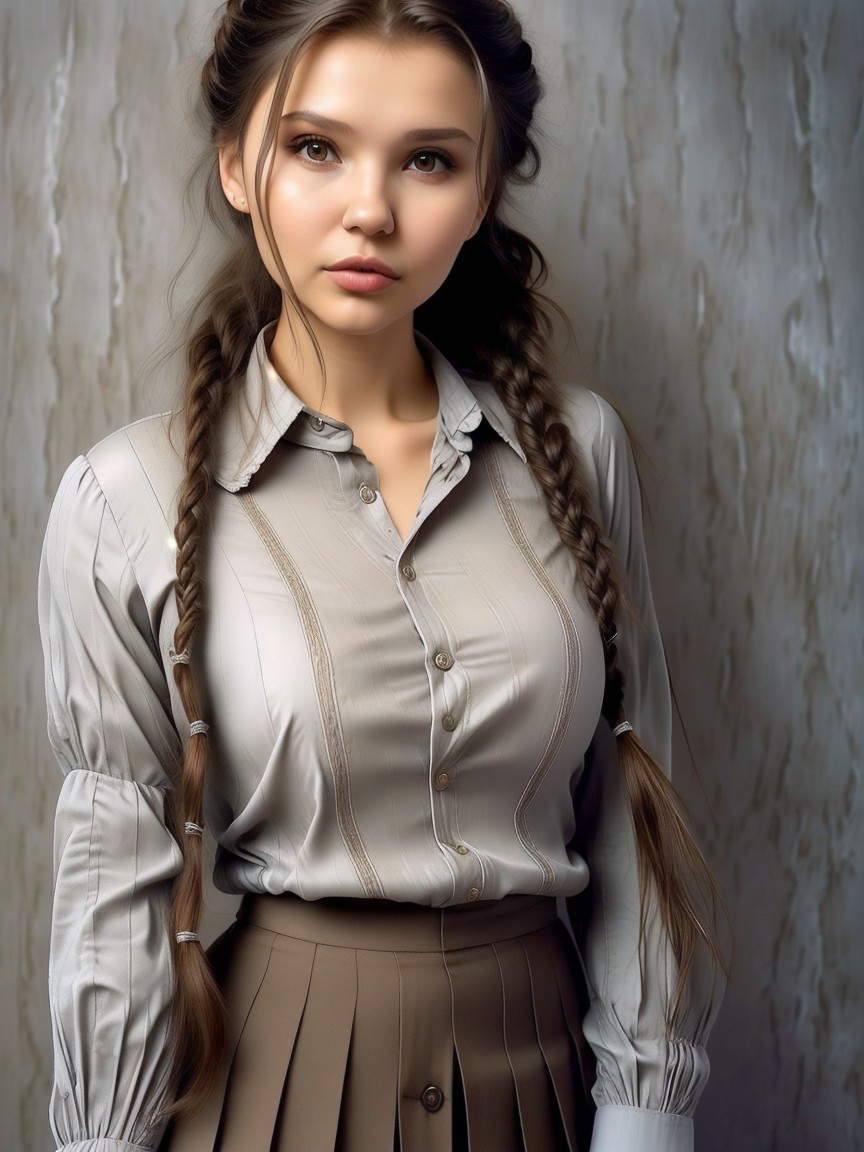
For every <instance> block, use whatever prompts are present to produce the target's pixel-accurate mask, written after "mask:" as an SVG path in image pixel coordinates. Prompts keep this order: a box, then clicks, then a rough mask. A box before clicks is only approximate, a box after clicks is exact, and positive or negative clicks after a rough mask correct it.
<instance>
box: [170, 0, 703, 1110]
mask: <svg viewBox="0 0 864 1152" xmlns="http://www.w3.org/2000/svg"><path fill="white" fill-rule="evenodd" d="M348 33H351V34H358V33H359V34H368V35H372V36H378V37H383V38H390V39H393V40H399V39H406V38H416V37H433V38H435V39H436V40H438V41H439V42H440V43H441V44H442V45H444V46H446V47H447V48H449V49H450V50H451V51H453V52H454V53H455V54H457V55H458V56H459V57H460V58H461V59H463V60H464V61H465V62H466V63H467V65H468V66H469V67H471V68H472V69H473V70H474V73H475V75H476V77H477V81H478V89H479V92H480V95H481V98H482V100H483V103H484V109H485V112H486V116H485V136H484V139H483V141H482V148H483V150H484V162H485V172H486V177H485V180H486V184H485V188H484V189H483V192H484V194H485V195H486V196H487V198H488V202H489V208H488V211H487V214H486V217H485V219H484V221H483V223H482V225H481V227H480V230H479V231H478V232H477V234H476V235H475V236H474V237H473V238H472V239H471V240H469V241H468V242H467V243H466V244H465V245H464V246H463V248H462V250H461V252H460V254H459V256H458V258H457V260H456V263H455V265H454V267H453V269H452V271H451V273H450V275H449V276H448V278H447V280H446V281H445V283H444V284H443V285H442V287H441V288H440V289H439V290H438V292H436V294H435V295H434V296H433V297H432V298H431V299H430V300H429V301H427V302H426V303H425V304H424V305H423V306H422V307H421V308H420V309H419V310H418V312H417V315H416V318H415V323H416V326H417V328H418V329H419V330H420V331H422V332H423V333H424V334H425V335H427V336H428V337H429V338H430V339H431V340H432V341H433V342H434V343H436V344H437V345H438V347H440V348H441V350H442V352H443V353H444V354H445V355H446V356H447V357H448V358H449V359H450V360H451V361H453V363H454V364H455V365H456V366H457V367H458V368H459V369H460V370H462V371H463V372H465V373H467V374H471V375H476V376H480V377H483V378H485V379H488V380H491V381H492V383H493V384H494V386H495V388H496V389H497V391H498V393H499V395H500V396H501V398H502V400H503V402H504V404H505V405H506V407H507V410H508V412H509V413H510V416H511V418H512V419H513V421H514V424H515V426H516V429H517V431H518V435H519V440H520V442H521V444H522V446H523V449H524V451H525V454H526V456H527V458H528V462H529V465H530V467H531V469H532V472H533V474H534V476H535V477H536V479H537V481H538V483H539V484H540V486H541V488H542V490H543V493H544V496H545V501H546V505H547V508H548V511H549V515H550V517H551V519H552V521H553V522H554V524H555V526H556V528H557V530H558V533H559V535H560V537H561V540H562V542H563V543H564V545H565V546H566V547H567V548H568V549H569V551H570V552H571V554H572V555H573V557H574V559H575V561H576V563H577V565H578V570H579V573H580V575H581V578H582V581H583V582H584V585H585V588H586V590H587V595H588V600H589V603H590V605H591V607H592V609H593V611H594V612H595V614H596V617H597V623H598V627H599V629H600V633H601V636H602V637H603V640H604V642H605V653H606V676H607V687H606V693H605V697H604V702H603V715H604V716H605V717H606V719H607V720H608V721H609V723H610V725H611V726H613V727H615V726H617V725H619V724H620V723H621V722H622V720H623V719H624V712H623V699H624V695H625V692H626V686H625V685H623V683H622V678H621V674H620V671H619V669H618V667H617V653H616V648H615V644H614V636H615V619H616V612H617V611H618V609H619V603H620V601H621V591H620V589H619V582H618V578H617V575H616V561H615V556H614V554H613V550H612V547H611V545H610V543H609V541H608V539H607V537H606V534H605V532H604V530H603V526H602V524H601V523H600V522H599V520H598V518H597V516H596V513H595V511H594V509H593V503H592V499H591V496H590V493H589V490H588V487H587V484H586V482H585V480H584V479H583V476H584V473H583V469H582V467H581V465H580V461H579V460H578V459H577V454H576V450H575V448H574V445H573V441H572V438H571V436H570V432H569V429H568V428H567V425H566V423H565V422H564V420H563V418H562V416H561V411H560V408H559V405H558V402H557V398H556V394H555V391H554V389H553V387H552V385H551V382H550V380H549V377H548V375H547V367H546V348H547V346H548V341H549V336H550V331H551V321H550V314H549V307H548V305H547V303H546V301H545V299H544V297H543V296H542V295H541V294H540V292H539V287H540V285H541V283H542V279H543V276H544V273H545V266H544V263H543V258H542V256H541V254H540V252H539V251H538V250H537V248H536V247H535V245H534V244H533V243H532V242H531V241H530V240H529V239H527V237H525V236H523V235H521V234H520V233H519V232H517V231H515V230H514V229H513V228H511V227H509V226H508V225H507V224H506V223H505V222H504V221H503V220H502V219H501V217H500V215H499V209H500V207H501V205H502V202H503V200H504V198H505V194H506V188H507V186H508V184H509V183H511V182H513V181H519V180H530V179H531V178H533V176H534V175H535V174H536V172H537V170H538V168H539V154H538V151H537V148H536V146H535V144H534V142H533V140H532V137H531V126H532V121H533V115H534V109H535V106H536V103H537V101H538V99H539V97H540V83H539V79H538V76H537V73H536V70H535V68H534V65H533V60H532V53H531V49H530V47H529V46H528V44H527V43H526V42H525V41H524V39H523V37H522V29H521V26H520V24H519V21H518V20H517V18H516V16H515V14H514V12H513V10H512V9H511V7H510V5H509V4H508V3H507V2H506V0H228V3H227V4H226V5H225V8H224V11H223V13H222V16H221V19H220V22H219V25H218V28H217V30H216V34H215V39H214V45H213V52H212V54H211V55H210V56H209V58H208V59H207V60H206V62H205V64H204V67H203V70H202V74H201V107H202V110H203V113H204V115H205V118H206V123H207V133H208V138H209V141H208V160H207V163H208V164H209V166H210V167H209V176H208V188H207V195H206V202H207V208H208V212H209V214H210V216H211V217H212V219H213V220H214V221H215V222H216V223H217V224H218V225H219V227H220V228H221V229H222V230H223V231H226V232H227V233H228V234H229V235H231V236H232V237H233V240H232V249H231V252H230V254H229V256H228V257H227V259H226V260H225V261H224V263H223V264H222V265H221V267H220V268H219V269H218V270H217V272H216V274H215V275H214V276H213V278H212V279H211V281H210V283H209V284H208V285H207V287H206V290H205V291H204V293H203V294H202V296H201V298H200V300H199V301H198V303H197V306H196V308H195V311H194V323H193V331H192V335H191V336H190V338H189V340H188V342H187V344H186V377H185V393H184V405H183V417H184V424H185V441H184V453H185V478H184V482H183V485H182V488H181V491H180V494H179V500H178V511H177V527H176V541H177V578H176V602H177V610H178V617H179V619H178V624H177V628H176V632H175V636H174V647H175V649H176V652H177V653H178V654H181V653H182V654H184V655H185V654H188V653H190V652H191V653H193V656H192V658H191V659H190V660H189V662H186V661H185V660H182V659H181V660H178V661H177V662H176V663H175V664H174V668H173V673H174V678H175V682H176V685H177V688H178V691H179V695H180V699H181V701H182V704H183V708H184V709H185V712H186V717H187V719H188V721H189V725H190V736H189V739H188V741H187V742H186V746H185V751H184V754H183V759H182V763H181V765H180V769H179V787H178V788H177V789H176V790H175V791H176V798H175V808H176V809H177V810H176V811H175V812H174V816H173V819H174V826H175V828H176V829H177V831H178V833H179V836H178V839H179V840H180V842H181V844H182V847H183V855H184V867H183V870H182V873H181V875H180V876H179V877H178V880H177V883H176V885H175V889H174V892H173V895H172V908H171V925H172V934H173V936H174V938H175V939H177V937H178V935H179V937H180V940H179V941H178V942H177V943H176V945H175V948H174V963H175V996H174V1010H173V1018H172V1037H173V1052H174V1063H173V1072H172V1081H171V1085H170V1089H171V1092H172V1094H173V1103H171V1104H170V1105H169V1106H168V1107H167V1108H166V1111H168V1112H172V1113H185V1112H188V1111H192V1110H194V1109H195V1108H196V1107H198V1106H199V1105H200V1104H201V1103H202V1102H203V1100H204V1098H205V1097H206V1095H207V1092H208V1091H209V1089H210V1086H211V1085H212V1083H213V1081H214V1079H215V1076H216V1072H217V1069H218V1066H219V1062H220V1058H221V1052H222V1047H223V1042H224V1012H223V1007H222V1001H221V997H220V993H219V990H218V987H217V985H216V982H215V980H214V977H213V974H212V972H211V970H210V967H209V964H208V962H207V958H206V956H205V954H204V952H203V950H202V949H201V948H200V946H199V944H198V943H197V942H196V939H195V937H196V933H197V928H198V923H199V919H200V914H201V903H202V890H201V879H202V877H201V837H200V835H197V834H192V835H190V834H184V829H188V828H189V827H190V826H191V827H192V828H193V829H194V828H199V827H200V826H201V825H202V823H203V794H204V781H205V776H206V771H207V733H206V724H205V722H204V717H203V716H202V715H201V707H200V702H199V697H198V692H197V689H196V682H195V659H194V652H195V651H196V649H197V648H200V645H199V644H198V643H197V641H198V639H199V637H198V632H199V630H200V626H201V619H202V612H203V606H204V589H203V586H202V579H201V570H202V566H203V557H204V551H205V546H206V539H207V520H208V511H207V510H208V505H209V498H210V488H211V451H212V434H213V430H214V428H215V426H216V425H217V423H218V421H219V418H220V415H221V413H222V410H223V407H224V403H225V399H226V397H227V396H228V395H229V394H230V392H231V390H232V389H233V388H234V387H235V386H236V385H237V383H238V381H239V380H240V378H241V377H242V374H243V372H244V370H245V368H246V364H247V361H248V358H249V356H250V354H251V352H252V348H253V346H254V343H255V340H256V338H257V335H258V333H259V331H260V330H261V328H262V327H264V325H265V324H267V323H268V322H270V321H272V320H274V319H276V318H277V317H278V316H279V315H280V314H281V313H282V311H283V309H284V310H285V312H286V315H287V317H288V319H289V320H290V321H291V322H297V323H300V324H302V325H304V326H305V327H306V329H307V331H308V332H309V333H310V335H311V329H310V328H309V325H308V321H307V320H306V318H305V316H304V314H303V311H302V308H301V307H300V304H299V302H298V301H297V299H296V297H295V295H294V292H293V290H292V288H291V285H290V282H289V280H288V276H287V274H286V272H285V268H284V265H283V263H282V261H281V259H280V257H279V253H278V251H277V246H276V243H275V238H274V235H273V231H272V227H271V225H270V220H269V214H268V211H267V179H266V168H267V161H268V157H269V155H270V154H271V153H272V150H273V148H274V147H275V141H276V133H277V129H278V123H279V118H280V116H281V113H282V109H283V104H284V99H285V95H286V93H287V90H288V85H289V83H290V80H291V76H292V73H293V70H294V68H295V66H296V64H297V61H298V60H299V58H300V56H301V55H302V53H303V52H304V51H305V49H306V48H307V47H308V46H309V45H310V43H311V42H312V41H313V40H315V39H316V38H319V37H323V36H326V37H334V36H338V35H340V34H348ZM274 78H275V79H276V88H275V94H274V97H273V101H272V105H271V108H270V113H269V116H268V119H267V124H266V127H265V132H264V139H263V142H262V146H261V149H260V152H259V156H258V162H257V166H256V175H255V188H254V195H255V197H256V200H257V204H258V208H259V211H260V215H261V219H262V223H263V226H264V230H265V233H266V236H267V239H268V241H269V244H270V248H271V250H272V253H273V258H274V260H275V262H276V264H277V268H278V270H279V272H280V274H281V276H282V284H281V285H277V284H275V283H274V281H273V280H272V279H271V277H270V275H269V274H268V272H267V270H266V269H265V267H264V264H263V263H262V261H261V258H260V255H259V252H258V249H257V245H256V241H255V237H254V234H253V231H252V225H251V221H250V218H249V216H248V215H246V214H245V213H240V212H238V211H235V210H233V209H231V208H230V207H229V206H228V205H227V203H226V201H225V199H224V197H223V195H222V191H221V187H220V184H219V171H218V163H217V151H218V149H219V148H220V147H222V146H226V145H229V146H230V145H237V146H240V145H242V142H243V140H244V133H245V130H246V126H247V124H248V122H249V118H250V115H251V112H252V108H253V106H254V104H255V101H256V100H257V98H258V97H259V95H260V94H261V93H262V91H263V90H264V89H265V87H266V85H267V84H268V83H271V82H272V81H273V80H274ZM478 178H479V177H478ZM313 346H315V347H317V345H315V342H314V338H313ZM319 366H320V368H321V370H322V372H323V363H321V361H320V353H319ZM617 748H618V753H619V757H620V761H621V764H622V767H623V772H624V777H625V779H626V784H627V789H628V794H629V797H630V800H631V804H632V808H633V816H634V824H635V831H636V838H637V844H638V854H639V863H640V886H641V890H642V908H643V912H642V922H643V926H644V924H645V923H646V915H647V913H646V908H647V906H648V903H649V898H653V900H654V902H655V903H656V905H657V907H658V908H659V911H660V913H661V915H662V918H663V921H664V923H665V926H666V928H667V931H668V933H669V938H670V941H671V944H672V948H673V951H674V954H675V957H676V960H677V963H678V978H677V986H676V988H675V990H674V994H673V996H672V997H671V1000H670V1003H669V1005H668V1010H667V1026H668V1029H669V1031H670V1033H671V1031H672V1030H673V1029H674V1026H675V1024H676V1022H677V1021H678V1019H679V1018H680V1016H681V1014H682V1012H683V1010H684V1008H685V1007H686V1004H685V1001H686V985H687V977H688V973H689V971H690V969H691V966H692V964H693V961H694V958H695V956H696V954H697V950H698V949H699V947H700V945H701V944H704V945H706V946H707V948H708V950H709V953H710V955H711V957H712V963H713V964H714V966H715V970H716V966H717V965H720V966H721V967H725V965H724V961H723V957H722V956H721V954H720V950H719V948H718V946H717V944H716V942H715V930H714V927H713V923H712V919H711V910H712V909H713V908H714V907H715V906H716V904H715V900H716V889H715V887H714V882H713V880H712V878H711V875H710V873H709V871H708V869H707V867H706V865H705V862H704V860H703V859H702V856H701V854H700V853H699V850H698V848H697V847H696V845H695V843H694V841H693V839H692V837H691V836H690V833H689V832H688V830H687V827H686V825H685V823H684V821H683V820H682V818H681V816H680V814H679V810H678V807H677V804H676V799H675V794H674V791H673V789H672V787H671V785H670V784H669V782H668V780H667V779H666V776H665V775H664V773H663V771H662V769H661V768H660V767H659V765H657V764H656V762H655V761H654V760H653V759H652V758H651V757H650V755H649V754H648V753H647V751H646V749H645V748H644V746H643V745H642V744H641V742H640V740H639V738H638V736H637V735H636V734H635V733H633V732H625V733H624V734H622V735H621V736H619V737H618V740H617ZM705 909H707V910H708V916H707V923H706V915H705V911H704V910H705Z"/></svg>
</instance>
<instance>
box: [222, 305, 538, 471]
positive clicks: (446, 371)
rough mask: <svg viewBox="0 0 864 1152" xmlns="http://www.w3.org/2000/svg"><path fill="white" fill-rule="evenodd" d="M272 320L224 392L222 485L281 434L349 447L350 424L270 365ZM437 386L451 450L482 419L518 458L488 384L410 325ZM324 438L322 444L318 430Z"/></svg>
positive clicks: (253, 466)
mask: <svg viewBox="0 0 864 1152" xmlns="http://www.w3.org/2000/svg"><path fill="white" fill-rule="evenodd" d="M273 327H274V325H273V324H270V325H268V326H267V327H266V328H263V329H262V330H261V332H259V334H258V339H257V340H256V341H255V347H254V348H253V350H252V355H251V356H250V358H249V365H248V367H247V370H246V375H245V378H244V381H243V383H242V385H241V386H240V387H239V388H238V389H237V390H236V391H235V392H234V393H232V395H231V396H230V397H229V399H228V402H227V405H226V409H225V412H224V413H223V416H222V419H221V421H220V423H219V427H218V429H217V431H216V461H217V464H216V469H215V473H214V478H215V480H216V482H217V483H218V484H221V486H222V487H223V488H227V490H228V491H229V492H237V491H239V489H241V488H245V487H246V486H247V485H248V484H249V481H250V480H251V479H252V477H253V476H254V474H255V473H256V472H257V471H258V469H259V468H260V467H261V465H262V464H263V463H264V461H265V460H266V459H267V457H268V456H269V455H270V453H271V451H272V450H273V448H274V447H275V446H276V444H277V443H278V441H279V440H281V439H282V438H283V437H286V438H287V439H290V440H293V441H296V442H298V443H302V444H309V445H311V446H316V447H326V449H327V450H328V451H340V450H341V451H345V450H349V449H350V448H351V447H352V434H351V429H350V428H348V427H347V425H345V424H341V423H340V422H339V421H338V420H334V419H333V418H332V417H324V416H319V414H318V413H316V412H314V411H311V410H310V409H309V408H307V407H306V405H304V404H303V402H302V401H301V400H300V398H299V397H298V396H297V395H296V394H295V393H294V392H292V390H291V389H290V388H289V387H288V385H287V384H286V383H285V382H284V380H282V378H281V376H280V375H279V373H278V372H277V371H276V369H275V368H274V367H273V364H272V363H271V361H270V357H269V356H268V348H269V344H270V340H271V339H272V334H273ZM417 343H418V345H419V347H420V349H421V351H422V352H423V354H424V355H425V356H426V357H427V359H428V363H429V366H430V368H431V369H432V373H433V375H434V376H435V383H436V384H437V386H438V403H439V411H438V420H439V424H440V426H441V428H442V431H443V432H444V435H445V437H446V438H447V440H448V441H449V442H450V444H452V446H453V447H454V448H455V449H456V450H457V451H458V452H469V451H470V450H471V433H472V432H474V431H476V429H477V428H478V427H479V425H480V423H481V422H482V420H484V419H485V420H486V422H487V423H488V425H489V426H490V428H492V429H493V431H494V432H495V433H497V435H498V436H500V437H501V439H502V440H503V441H504V442H505V443H506V444H509V445H510V447H511V448H512V449H513V451H514V452H516V454H517V455H518V456H519V457H520V459H522V460H523V461H524V460H525V454H524V453H523V451H522V448H521V447H520V445H519V441H518V439H517V437H516V433H515V430H514V428H513V422H512V421H511V419H510V417H509V415H508V414H507V410H506V408H505V407H504V405H503V403H502V402H501V400H500V398H499V397H498V394H497V393H496V392H495V390H494V388H493V387H492V386H491V385H488V384H486V383H484V382H482V381H473V380H472V381H471V384H470V385H469V384H468V382H467V381H466V380H465V379H464V378H463V377H462V376H460V374H459V373H458V372H457V371H456V369H455V368H454V367H453V365H452V364H451V363H450V362H449V360H447V359H446V358H445V357H444V356H443V355H442V354H441V353H440V352H439V351H438V349H437V348H436V347H435V346H434V345H433V344H432V343H431V342H430V341H429V340H427V339H426V337H425V336H423V335H421V334H420V333H417ZM322 436H323V438H324V441H325V442H324V443H323V444H322V441H321V437H322Z"/></svg>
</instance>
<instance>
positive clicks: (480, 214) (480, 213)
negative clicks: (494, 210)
mask: <svg viewBox="0 0 864 1152" xmlns="http://www.w3.org/2000/svg"><path fill="white" fill-rule="evenodd" d="M488 208H489V201H488V200H484V201H483V203H482V204H481V205H480V207H479V208H478V209H477V215H476V216H475V217H474V223H473V225H472V226H471V231H470V232H469V233H468V235H467V236H466V237H465V239H466V240H472V239H473V238H474V237H475V236H476V235H477V233H478V232H479V231H480V226H481V224H482V223H483V221H484V220H485V219H486V212H487V209H488Z"/></svg>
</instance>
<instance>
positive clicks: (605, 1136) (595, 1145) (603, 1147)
mask: <svg viewBox="0 0 864 1152" xmlns="http://www.w3.org/2000/svg"><path fill="white" fill-rule="evenodd" d="M591 1152H693V1119H692V1117H690V1116H680V1115H677V1114H676V1113H674V1112H654V1111H652V1110H651V1109H649V1108H629V1107H627V1106H626V1105H624V1104H602V1105H601V1106H600V1107H599V1108H598V1109H597V1115H596V1117H595V1119H594V1137H593V1139H592V1141H591Z"/></svg>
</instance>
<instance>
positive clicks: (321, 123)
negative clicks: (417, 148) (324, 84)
mask: <svg viewBox="0 0 864 1152" xmlns="http://www.w3.org/2000/svg"><path fill="white" fill-rule="evenodd" d="M294 120H302V121H303V122H304V123H305V124H311V125H313V127H315V128H320V129H321V130H322V131H324V132H341V133H343V134H344V135H348V136H353V135H354V129H353V128H352V127H351V125H350V124H345V123H344V121H342V120H331V119H330V117H329V116H321V115H320V113H318V112H312V111H310V110H309V109H308V108H301V109H299V110H298V111H296V112H286V113H285V115H284V116H283V117H282V122H283V123H285V121H294ZM403 140H405V141H406V142H408V143H411V144H423V143H426V142H429V141H433V140H468V141H469V142H470V143H471V144H476V143H477V141H476V140H475V139H474V137H473V136H471V135H469V134H468V133H467V132H466V131H465V130H464V129H463V128H412V129H411V130H410V132H406V133H405V135H404V136H403Z"/></svg>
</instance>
